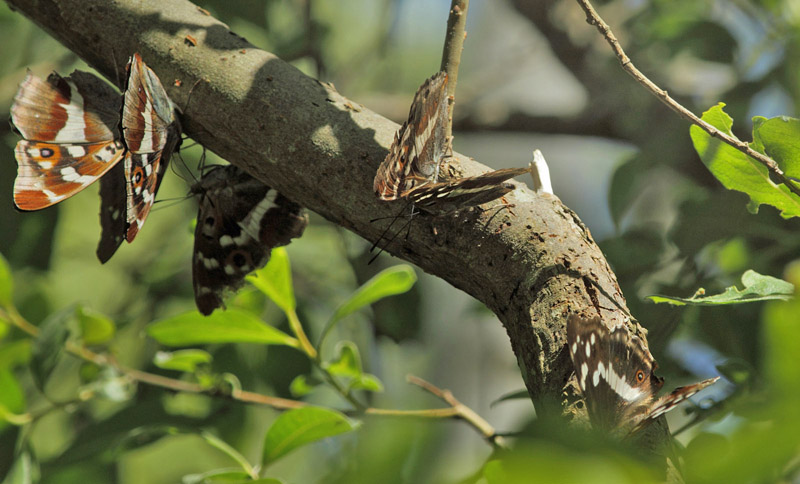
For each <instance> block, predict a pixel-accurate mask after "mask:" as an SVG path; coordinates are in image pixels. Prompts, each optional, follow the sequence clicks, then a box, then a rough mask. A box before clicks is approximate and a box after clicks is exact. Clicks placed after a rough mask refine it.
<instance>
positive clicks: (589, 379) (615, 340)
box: [567, 314, 719, 437]
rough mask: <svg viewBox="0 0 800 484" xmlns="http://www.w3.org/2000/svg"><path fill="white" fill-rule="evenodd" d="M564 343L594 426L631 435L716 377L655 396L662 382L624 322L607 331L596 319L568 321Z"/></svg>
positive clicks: (646, 354)
mask: <svg viewBox="0 0 800 484" xmlns="http://www.w3.org/2000/svg"><path fill="white" fill-rule="evenodd" d="M567 345H568V349H569V354H570V357H571V359H572V364H573V366H574V368H575V376H576V377H577V378H578V386H579V387H580V389H581V392H583V398H584V401H585V403H586V409H587V411H588V413H589V419H590V421H591V423H592V426H593V427H595V428H596V429H597V430H600V431H604V432H611V433H613V434H615V435H618V436H622V437H625V436H629V435H632V434H634V433H636V432H638V431H639V430H641V429H643V428H644V427H646V426H647V425H648V424H650V423H651V422H653V421H654V420H655V419H656V418H658V417H660V416H661V415H663V414H665V413H666V412H668V411H670V410H672V409H673V408H675V407H676V406H677V405H678V404H679V403H680V402H682V401H684V400H686V399H687V398H689V397H691V396H692V395H694V394H695V393H697V392H699V391H700V390H702V389H703V388H705V387H707V386H709V385H711V384H712V383H714V382H715V381H717V380H718V379H719V377H716V378H710V379H708V380H704V381H701V382H699V383H695V384H693V385H688V386H685V387H680V388H677V389H675V390H673V391H672V392H671V393H669V394H667V395H665V396H663V397H661V398H656V394H657V393H658V391H659V390H660V389H661V387H662V386H663V385H664V380H663V379H662V378H659V377H658V376H656V374H655V373H654V371H655V369H656V368H657V367H658V364H657V363H656V361H655V359H654V358H653V356H652V355H651V354H650V350H649V349H648V348H647V346H646V344H645V343H644V341H642V340H641V339H640V338H639V337H638V336H635V335H632V334H631V333H630V331H629V330H628V328H627V327H626V326H624V325H622V324H620V325H617V326H614V327H613V328H611V329H609V328H607V327H606V326H605V325H603V323H602V322H601V321H600V319H599V318H592V319H583V318H581V317H579V316H576V315H574V314H573V315H570V316H569V318H568V319H567Z"/></svg>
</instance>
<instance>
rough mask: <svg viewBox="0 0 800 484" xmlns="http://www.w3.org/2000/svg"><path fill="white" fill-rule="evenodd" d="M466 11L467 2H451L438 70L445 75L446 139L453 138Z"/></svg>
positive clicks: (465, 0) (463, 0)
mask: <svg viewBox="0 0 800 484" xmlns="http://www.w3.org/2000/svg"><path fill="white" fill-rule="evenodd" d="M467 10H469V0H452V2H451V3H450V16H449V17H447V33H446V34H445V40H444V48H443V50H442V66H441V69H440V70H443V71H445V72H446V73H447V99H448V102H447V118H448V121H447V131H446V135H447V139H451V138H452V136H453V103H455V96H456V84H457V83H458V66H459V65H460V64H461V52H462V51H463V50H464V39H466V37H467V32H466V25H467Z"/></svg>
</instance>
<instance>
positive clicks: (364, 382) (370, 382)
mask: <svg viewBox="0 0 800 484" xmlns="http://www.w3.org/2000/svg"><path fill="white" fill-rule="evenodd" d="M350 389H351V390H366V391H368V392H382V391H383V383H382V382H381V381H380V380H379V379H378V377H377V376H375V375H371V374H369V373H364V374H363V375H361V376H359V377H358V378H356V379H355V380H353V381H352V382H351V383H350Z"/></svg>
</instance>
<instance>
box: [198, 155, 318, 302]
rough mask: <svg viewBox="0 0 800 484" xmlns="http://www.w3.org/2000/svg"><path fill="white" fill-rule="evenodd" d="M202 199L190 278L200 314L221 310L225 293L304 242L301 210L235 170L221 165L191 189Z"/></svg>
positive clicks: (242, 172)
mask: <svg viewBox="0 0 800 484" xmlns="http://www.w3.org/2000/svg"><path fill="white" fill-rule="evenodd" d="M192 192H193V193H196V194H198V195H200V209H199V211H198V213H197V227H196V228H195V232H194V255H193V258H192V279H193V281H194V298H195V303H196V305H197V309H199V310H200V312H201V313H203V314H205V315H209V314H211V313H212V312H213V311H214V309H216V308H218V307H222V306H223V302H222V300H223V296H224V294H225V293H226V292H229V291H231V290H235V289H237V288H239V287H241V285H242V284H243V283H244V277H245V276H246V275H247V274H248V273H250V272H252V271H254V270H256V269H258V268H260V267H263V266H264V265H265V264H266V263H267V261H269V257H270V253H271V252H272V249H273V248H275V247H280V246H283V245H287V244H288V243H289V242H290V241H291V240H292V239H294V238H297V237H300V236H301V235H302V234H303V231H304V230H305V228H306V225H307V224H308V216H307V215H305V214H304V213H303V208H302V207H301V206H300V205H298V204H296V203H294V202H292V201H291V200H289V199H287V198H286V197H284V196H283V195H281V194H280V193H278V192H277V190H275V189H273V188H270V187H268V186H266V185H264V184H263V183H261V182H260V181H258V180H256V179H255V178H253V177H251V176H250V175H248V174H247V173H245V172H244V171H242V170H240V169H239V168H236V167H235V166H232V165H229V166H218V167H214V168H213V169H212V170H211V171H209V172H207V173H206V174H205V175H204V176H203V177H202V178H201V179H200V181H199V182H198V183H196V184H195V185H194V186H193V187H192Z"/></svg>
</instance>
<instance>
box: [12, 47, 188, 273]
mask: <svg viewBox="0 0 800 484" xmlns="http://www.w3.org/2000/svg"><path fill="white" fill-rule="evenodd" d="M128 71H129V77H128V89H126V92H125V95H124V102H123V108H122V119H121V120H120V114H119V111H120V107H119V105H120V98H119V94H117V93H115V92H114V90H113V89H112V88H111V87H110V86H109V85H108V84H106V83H104V82H103V81H101V80H100V79H99V78H97V77H96V76H94V75H92V74H89V73H86V72H80V71H75V72H74V73H73V74H72V75H71V76H70V77H67V78H63V77H61V76H59V75H58V74H57V73H52V74H51V75H50V76H49V77H48V78H47V79H46V80H43V79H41V78H39V77H37V76H35V75H33V74H32V73H31V72H28V74H27V75H26V77H25V79H24V80H23V81H22V83H21V84H20V87H19V90H18V92H17V94H16V96H15V97H14V103H13V105H12V107H11V122H12V124H13V126H14V127H15V128H16V130H17V131H18V132H19V133H20V134H21V135H22V137H23V138H24V139H23V140H21V141H19V142H18V143H17V146H16V149H15V157H16V159H17V164H18V169H17V178H16V180H15V183H14V203H15V204H16V206H17V208H19V209H20V210H26V211H27V210H39V209H43V208H47V207H50V206H52V205H54V204H56V203H58V202H60V201H62V200H64V199H66V198H69V197H71V196H72V195H74V194H76V193H78V192H80V191H81V190H83V189H84V188H86V187H87V186H89V185H91V184H92V183H94V182H95V181H96V180H97V179H98V178H100V179H101V182H100V184H101V188H100V198H101V209H100V221H101V227H102V234H101V237H100V243H99V244H98V248H97V256H98V258H99V259H100V261H101V262H106V261H107V260H108V259H109V258H110V257H111V256H112V255H113V254H114V252H115V251H116V250H117V248H118V247H119V245H120V244H121V243H122V240H123V239H125V240H127V241H128V242H132V241H133V240H134V238H135V237H136V234H137V233H138V231H139V229H140V228H141V226H142V225H143V224H144V220H145V219H146V217H147V214H148V213H149V211H150V207H151V206H152V203H153V200H154V198H155V193H156V191H157V190H158V185H159V184H160V179H161V175H162V174H163V172H164V170H165V169H166V166H167V161H168V159H169V156H170V154H171V153H172V151H174V150H175V149H176V148H177V146H178V145H179V143H180V136H179V133H180V128H179V125H178V123H177V120H176V118H175V117H174V109H173V108H172V104H171V102H170V101H169V98H168V97H167V95H166V92H165V91H164V88H163V86H162V85H161V83H160V82H159V81H158V77H156V75H155V74H154V73H153V71H152V70H150V69H149V68H148V67H147V66H146V65H145V64H144V62H142V60H141V56H139V54H134V56H133V57H132V58H131V60H130V62H129V64H128ZM165 106H168V107H165ZM165 119H166V120H167V121H164V120H165ZM120 128H121V129H122V130H123V132H124V133H125V135H124V136H121V135H120ZM121 160H124V162H123V163H122V164H120V163H119V162H120V161H121ZM101 177H102V178H101Z"/></svg>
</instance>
